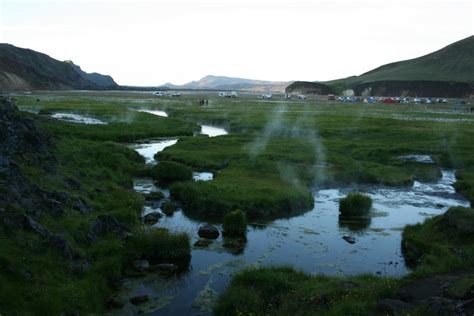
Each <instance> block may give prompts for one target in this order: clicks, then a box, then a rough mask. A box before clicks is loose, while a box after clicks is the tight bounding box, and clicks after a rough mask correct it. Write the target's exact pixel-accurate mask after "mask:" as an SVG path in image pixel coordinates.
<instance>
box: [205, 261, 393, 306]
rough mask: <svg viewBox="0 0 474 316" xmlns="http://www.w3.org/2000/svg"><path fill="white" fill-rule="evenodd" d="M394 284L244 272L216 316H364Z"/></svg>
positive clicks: (366, 278) (270, 270) (288, 271)
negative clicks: (293, 315) (295, 315)
mask: <svg viewBox="0 0 474 316" xmlns="http://www.w3.org/2000/svg"><path fill="white" fill-rule="evenodd" d="M396 288H397V281H395V280H393V279H389V278H384V279H382V278H377V277H374V276H369V275H363V276H357V277H350V278H338V277H329V276H310V275H307V274H304V273H302V272H297V271H295V270H293V269H291V268H285V267H282V268H261V269H247V270H243V271H241V272H239V273H238V274H237V275H235V276H234V278H233V280H232V282H231V284H230V285H229V287H228V288H227V289H226V290H225V292H224V293H223V294H222V295H220V296H219V299H218V301H217V303H216V305H215V307H214V313H215V314H216V315H292V314H297V315H367V314H370V312H371V311H372V310H373V309H374V307H375V304H376V302H377V300H378V299H380V298H382V297H387V296H390V295H391V294H392V293H393V291H394V290H395V289H396Z"/></svg>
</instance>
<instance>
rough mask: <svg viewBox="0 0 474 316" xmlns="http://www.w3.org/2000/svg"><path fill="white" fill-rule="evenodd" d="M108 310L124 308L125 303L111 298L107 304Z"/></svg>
mask: <svg viewBox="0 0 474 316" xmlns="http://www.w3.org/2000/svg"><path fill="white" fill-rule="evenodd" d="M105 306H106V307H107V308H108V309H118V308H122V307H123V303H122V302H121V301H120V300H119V299H118V298H116V297H111V298H109V299H108V300H107V302H106V303H105Z"/></svg>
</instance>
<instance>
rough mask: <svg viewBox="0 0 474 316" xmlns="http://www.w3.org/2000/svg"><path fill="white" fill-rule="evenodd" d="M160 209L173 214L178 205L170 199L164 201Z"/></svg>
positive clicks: (167, 213)
mask: <svg viewBox="0 0 474 316" xmlns="http://www.w3.org/2000/svg"><path fill="white" fill-rule="evenodd" d="M160 208H161V211H162V212H163V213H165V214H166V215H168V216H169V215H173V213H174V212H176V211H177V210H178V208H179V205H178V204H177V203H175V202H172V201H166V202H164V203H163V204H162V205H161V207H160Z"/></svg>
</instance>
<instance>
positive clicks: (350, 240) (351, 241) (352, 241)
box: [342, 236, 356, 244]
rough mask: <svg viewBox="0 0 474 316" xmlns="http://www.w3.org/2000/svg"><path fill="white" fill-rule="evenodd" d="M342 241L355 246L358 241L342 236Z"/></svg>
mask: <svg viewBox="0 0 474 316" xmlns="http://www.w3.org/2000/svg"><path fill="white" fill-rule="evenodd" d="M342 239H344V240H345V241H347V242H348V243H349V244H355V242H356V240H355V238H354V237H352V236H342Z"/></svg>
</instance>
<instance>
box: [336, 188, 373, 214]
mask: <svg viewBox="0 0 474 316" xmlns="http://www.w3.org/2000/svg"><path fill="white" fill-rule="evenodd" d="M371 208H372V199H371V198H370V197H369V196H367V195H364V194H361V193H355V192H352V193H349V194H348V195H347V196H346V197H345V198H342V199H341V200H340V201H339V212H340V214H341V216H344V217H346V216H367V215H368V214H369V211H370V209H371Z"/></svg>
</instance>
